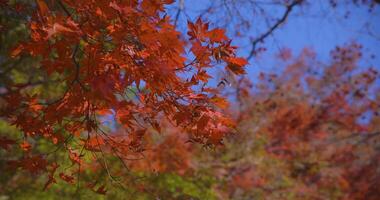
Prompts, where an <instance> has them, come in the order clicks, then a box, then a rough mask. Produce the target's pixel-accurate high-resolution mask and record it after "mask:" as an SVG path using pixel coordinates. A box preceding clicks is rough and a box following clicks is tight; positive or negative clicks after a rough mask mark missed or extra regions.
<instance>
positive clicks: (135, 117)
mask: <svg viewBox="0 0 380 200" xmlns="http://www.w3.org/2000/svg"><path fill="white" fill-rule="evenodd" d="M170 3H172V1H170V0H166V1H161V0H153V1H152V0H144V1H137V0H126V1H110V0H99V1H88V0H80V1H73V0H60V1H44V0H37V1H36V5H37V6H36V12H35V13H34V14H33V16H32V17H31V19H30V21H29V23H28V27H29V29H30V39H29V40H28V41H26V42H23V43H21V44H19V45H18V46H17V47H15V48H14V49H13V51H12V52H11V53H10V55H11V56H12V57H14V58H18V57H20V56H26V55H31V56H35V57H36V58H38V59H39V60H40V69H41V70H43V71H45V72H46V73H47V74H48V75H59V77H60V81H61V83H62V84H64V85H65V88H66V89H65V91H64V92H63V94H62V96H61V97H60V98H58V99H50V98H43V97H42V96H38V95H37V96H30V95H27V94H25V92H23V89H24V87H19V86H17V85H13V86H10V87H14V88H16V90H14V91H13V92H12V93H9V94H7V95H6V96H5V97H4V99H5V101H6V106H5V107H4V109H2V110H1V116H3V117H6V118H7V119H8V120H9V122H10V123H12V124H14V125H16V126H17V127H18V128H19V129H20V130H21V131H22V132H23V133H24V134H25V137H26V138H41V137H43V138H46V139H47V140H50V141H51V142H52V143H53V144H56V145H57V147H59V146H63V147H64V149H66V150H67V153H68V155H69V158H70V160H71V161H72V162H73V163H74V164H77V165H79V166H81V165H83V163H82V161H81V158H82V157H83V154H82V152H83V148H85V150H87V151H92V152H99V151H103V150H102V148H104V149H107V150H108V151H107V150H104V151H107V152H116V154H126V153H127V152H130V151H131V150H133V151H142V150H143V149H141V148H140V144H141V142H142V140H143V137H144V134H145V133H146V129H147V126H148V125H150V126H152V127H153V128H155V129H156V130H158V131H160V125H159V122H158V118H159V117H162V116H163V117H165V118H167V119H168V120H169V121H172V122H174V123H175V125H176V126H178V127H180V128H181V129H182V130H183V131H184V132H187V133H188V134H189V136H190V137H191V140H192V141H197V142H201V143H204V144H211V145H218V144H220V143H221V140H222V139H223V137H224V136H225V135H226V134H227V133H229V132H230V128H231V127H233V126H234V123H233V122H232V121H231V120H230V119H229V118H227V117H225V116H223V115H222V114H221V113H220V112H218V111H217V110H218V109H219V108H218V107H220V108H225V107H226V106H227V102H226V100H224V99H223V98H221V97H219V96H218V95H217V91H216V90H214V89H212V88H206V87H205V86H204V85H205V83H207V82H208V79H209V78H210V77H211V76H210V75H208V74H207V72H206V69H207V68H210V67H212V66H214V65H213V62H218V63H226V66H227V69H229V70H231V71H232V72H234V73H235V74H242V73H244V69H243V67H244V65H246V64H247V62H246V61H245V60H244V59H242V58H238V57H236V56H235V53H234V52H235V49H236V47H233V46H231V41H230V40H229V39H228V38H227V37H226V35H225V33H224V31H223V30H221V29H209V27H208V24H207V23H203V22H202V21H201V20H200V19H199V20H198V21H197V22H196V23H195V24H193V23H191V22H189V33H188V35H189V36H190V39H189V40H188V41H190V45H191V46H190V47H189V49H191V52H190V53H189V54H186V52H185V49H186V48H187V46H186V44H187V43H188V41H187V40H186V39H184V38H185V37H184V36H183V35H181V33H180V32H178V31H177V30H176V29H175V26H174V25H173V23H172V22H171V20H170V18H169V17H167V16H166V15H163V13H164V12H165V5H166V4H170ZM191 55H193V56H194V60H192V61H191V62H189V63H187V62H188V57H189V56H191ZM192 71H195V73H192ZM183 74H186V76H187V77H191V78H190V79H185V78H181V77H183ZM201 83H202V84H201ZM201 85H203V87H202V88H201V89H195V88H196V87H195V86H201ZM17 88H18V89H17ZM130 93H133V95H132V96H133V97H130V95H128V94H130ZM109 113H112V115H113V116H114V117H115V119H116V120H117V122H118V123H120V124H122V125H123V127H124V129H125V131H123V133H124V134H123V135H120V134H119V135H118V134H115V135H110V134H107V133H105V132H104V131H102V130H101V128H100V127H101V123H100V120H99V118H100V117H102V116H109ZM73 138H74V140H75V139H76V140H79V141H81V142H82V146H83V148H78V147H73V146H71V145H70V143H69V142H70V141H71V140H73ZM12 144H13V141H10V140H8V139H6V138H2V139H1V147H3V148H5V149H9V148H10V147H9V146H10V145H12ZM104 146H107V147H104ZM22 148H24V149H27V150H28V152H27V154H32V151H30V149H33V148H35V146H34V145H32V146H27V147H26V146H25V145H24V146H22ZM158 148H164V147H158ZM81 149H82V150H81ZM47 156H49V155H47ZM45 159H47V158H46V156H42V155H36V156H32V157H30V158H28V157H25V158H23V159H22V160H19V161H15V164H17V165H18V166H20V167H22V168H26V169H27V170H29V171H31V172H38V171H46V167H47V165H48V163H47V161H46V160H45ZM28 162H31V163H37V164H33V165H29V164H27V163H28ZM24 166H25V167H24ZM60 177H61V179H63V180H65V181H67V182H73V181H74V180H73V179H72V178H70V177H69V176H67V175H65V174H60ZM52 182H54V181H53V179H51V180H50V183H52Z"/></svg>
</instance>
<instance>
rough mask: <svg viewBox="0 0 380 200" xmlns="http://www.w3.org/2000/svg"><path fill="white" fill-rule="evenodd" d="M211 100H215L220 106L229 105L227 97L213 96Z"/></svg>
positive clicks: (223, 107) (225, 106)
mask: <svg viewBox="0 0 380 200" xmlns="http://www.w3.org/2000/svg"><path fill="white" fill-rule="evenodd" d="M210 101H211V102H213V103H214V104H215V105H216V106H218V107H219V108H222V109H225V108H227V107H228V105H229V103H228V101H227V100H226V99H224V98H221V97H218V96H213V97H212V98H211V99H210Z"/></svg>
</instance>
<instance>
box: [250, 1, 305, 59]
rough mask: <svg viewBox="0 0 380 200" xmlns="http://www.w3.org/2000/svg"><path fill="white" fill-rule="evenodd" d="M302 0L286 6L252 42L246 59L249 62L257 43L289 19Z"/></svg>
mask: <svg viewBox="0 0 380 200" xmlns="http://www.w3.org/2000/svg"><path fill="white" fill-rule="evenodd" d="M302 2H303V0H294V1H293V2H292V3H291V4H289V5H287V6H286V10H285V12H284V14H283V15H282V17H281V18H280V19H279V20H277V22H276V23H274V24H273V25H272V26H271V27H270V28H269V29H268V30H267V31H266V32H265V33H263V34H261V35H260V36H259V37H257V38H256V39H255V40H253V41H252V49H251V51H250V53H249V55H248V57H247V60H250V59H251V58H252V57H253V56H254V55H255V51H256V46H257V44H258V43H259V42H263V41H264V40H265V39H266V38H267V37H268V36H270V35H271V34H272V33H273V32H274V31H275V30H276V29H277V28H278V27H279V26H280V25H281V24H283V23H284V22H285V21H286V20H287V19H288V17H289V14H290V13H291V12H292V10H293V8H294V7H295V6H297V5H299V4H301V3H302Z"/></svg>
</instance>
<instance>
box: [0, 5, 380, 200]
mask: <svg viewBox="0 0 380 200" xmlns="http://www.w3.org/2000/svg"><path fill="white" fill-rule="evenodd" d="M172 3H174V1H172V0H142V1H138V0H125V1H110V0H97V1H88V0H75V1H74V0H51V1H50V0H36V1H25V2H24V1H20V2H16V3H14V2H11V1H9V2H8V1H1V6H2V12H1V14H2V16H4V19H6V23H4V25H1V27H0V28H1V30H2V31H4V34H3V33H2V34H1V37H2V41H6V43H4V46H2V47H1V52H0V53H1V57H0V63H1V64H2V69H1V71H0V155H1V159H0V172H5V173H4V177H1V178H0V199H1V197H2V196H1V195H2V193H4V194H6V195H7V196H10V197H12V198H13V197H14V198H18V197H23V196H26V195H25V194H32V195H35V196H36V198H38V195H42V196H41V198H48V197H50V196H48V195H60V197H61V198H67V199H72V198H80V197H84V198H103V197H106V198H112V199H126V198H127V199H161V198H162V199H369V200H372V199H373V200H375V199H378V198H379V197H380V193H379V191H378V188H380V173H379V167H378V166H380V163H379V162H380V151H379V143H378V139H379V138H380V126H379V124H380V104H379V102H380V96H379V94H380V87H379V81H380V80H379V76H380V74H379V73H380V72H379V70H378V68H376V67H367V66H362V63H361V60H362V59H363V49H362V46H361V45H360V44H358V43H355V42H352V43H349V44H347V45H345V46H341V47H337V48H336V49H334V50H332V51H331V55H330V60H329V61H328V62H321V61H320V60H319V59H318V57H317V54H316V53H315V52H314V51H313V50H312V49H310V48H306V49H304V50H303V51H302V52H300V53H299V55H297V56H294V53H293V52H292V51H291V49H287V48H285V49H282V50H280V52H279V54H278V56H277V57H276V58H275V59H276V61H278V62H279V63H280V65H281V68H280V67H279V69H278V71H277V72H273V73H264V72H262V73H260V75H259V76H258V77H248V76H244V75H245V74H246V69H245V68H246V66H247V65H248V61H247V59H245V58H243V57H240V56H238V55H237V50H238V47H236V46H234V45H232V40H231V39H230V38H229V37H227V32H226V30H225V29H223V28H218V27H215V26H213V25H211V24H210V23H207V22H206V21H205V20H204V18H203V19H202V17H199V18H197V20H195V21H190V20H189V21H187V27H186V31H180V30H179V28H178V27H177V20H178V18H175V17H174V18H173V16H170V15H168V13H167V7H168V6H170V5H171V4H172ZM302 3H303V1H302V0H301V1H298V0H295V1H292V3H289V2H288V1H285V3H284V5H286V9H287V10H286V12H290V11H291V10H292V9H293V7H294V6H299V5H303V4H302ZM330 3H331V4H334V1H331V2H330ZM363 3H364V4H365V5H367V4H369V5H370V7H371V8H373V7H374V5H376V2H375V1H368V2H367V1H364V2H363ZM3 8H4V9H3ZM286 16H287V14H286ZM286 16H285V17H286ZM284 19H286V18H284ZM280 23H283V22H281V21H280V22H279V24H280ZM277 26H278V25H277ZM277 26H275V28H276V27H277ZM269 31H270V32H269V33H268V34H264V35H263V36H262V37H259V38H261V39H260V40H258V41H256V42H255V41H253V47H252V48H253V49H252V52H251V53H249V54H250V55H249V56H248V57H249V58H251V57H252V56H254V55H256V54H257V53H258V52H259V51H260V49H256V46H255V45H256V43H259V42H263V41H264V39H265V38H266V37H267V36H266V35H270V34H271V33H272V31H274V29H273V30H269ZM15 35H16V36H15ZM12 38H17V39H15V40H13V39H12ZM253 62H254V61H253ZM215 69H219V70H220V71H222V72H223V74H224V75H223V77H221V78H220V77H218V75H216V74H215V73H212V72H211V71H212V70H215ZM215 82H216V83H215ZM83 190H85V191H83ZM36 191H42V192H41V194H39V193H37V192H36ZM86 191H90V192H91V193H87V192H86ZM49 192H51V193H49ZM23 193H25V194H23ZM44 195H47V196H44ZM99 196H100V197H99Z"/></svg>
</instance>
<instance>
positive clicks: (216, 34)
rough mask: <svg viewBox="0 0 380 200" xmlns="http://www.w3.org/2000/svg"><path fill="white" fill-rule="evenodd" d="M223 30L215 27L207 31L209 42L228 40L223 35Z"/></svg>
mask: <svg viewBox="0 0 380 200" xmlns="http://www.w3.org/2000/svg"><path fill="white" fill-rule="evenodd" d="M225 32H226V31H225V30H224V29H220V28H216V29H213V30H211V31H208V32H207V36H208V37H209V39H210V41H211V42H223V41H226V40H228V38H227V36H226V35H225Z"/></svg>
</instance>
